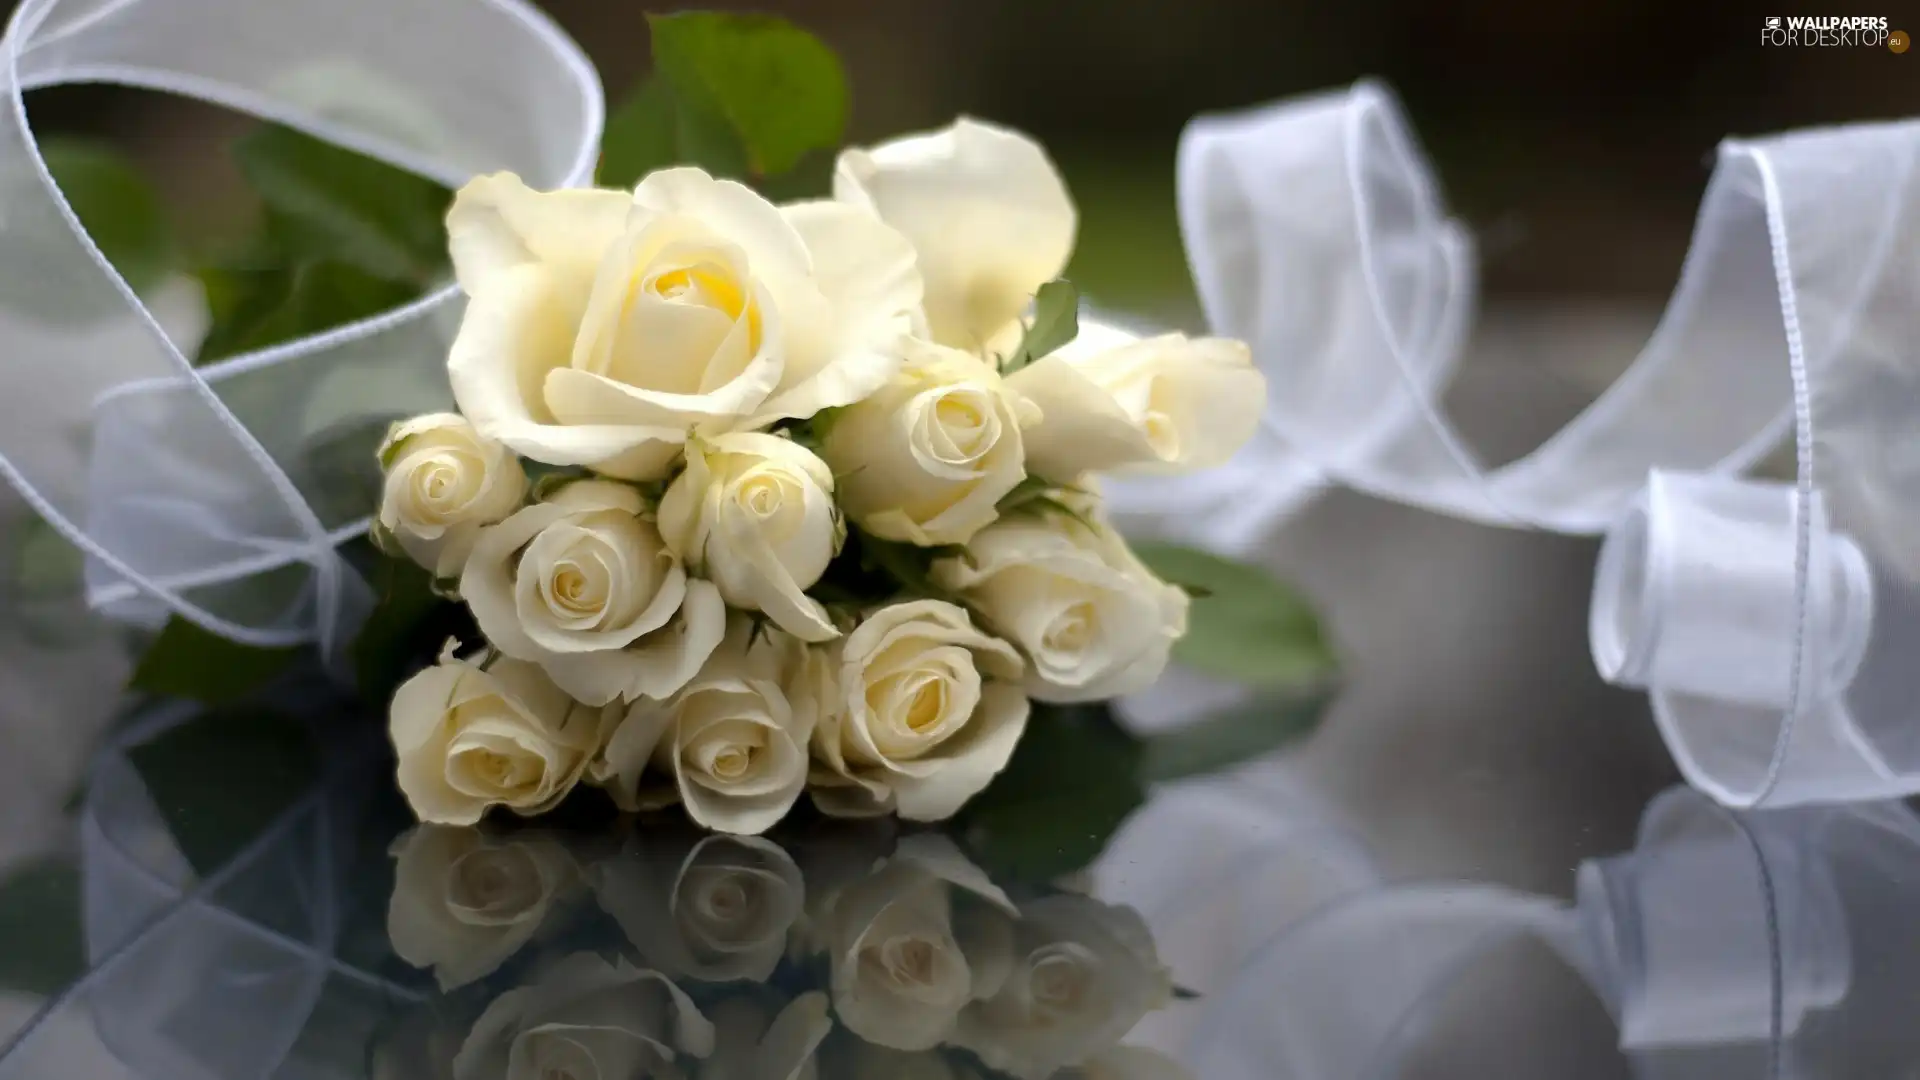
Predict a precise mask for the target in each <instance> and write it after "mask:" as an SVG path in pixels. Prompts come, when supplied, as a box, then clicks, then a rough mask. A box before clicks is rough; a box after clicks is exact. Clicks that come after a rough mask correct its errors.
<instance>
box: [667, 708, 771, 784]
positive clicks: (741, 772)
mask: <svg viewBox="0 0 1920 1080" xmlns="http://www.w3.org/2000/svg"><path fill="white" fill-rule="evenodd" d="M766 746H767V729H766V728H764V727H762V726H760V725H759V724H756V723H753V722H752V721H748V720H733V721H726V722H722V723H718V724H715V725H713V726H712V727H710V728H708V729H707V731H705V732H704V733H702V734H701V735H700V736H699V737H697V738H696V739H695V740H694V742H693V743H692V745H690V746H688V747H687V751H686V753H687V757H688V759H689V760H688V762H687V764H688V765H689V766H690V767H691V768H692V769H693V770H694V771H695V772H696V773H697V774H699V775H704V776H707V777H709V778H711V779H713V780H716V781H719V782H720V783H721V784H723V785H725V784H734V783H739V782H741V781H743V780H746V779H747V778H749V777H750V776H752V775H753V774H754V764H755V762H756V761H757V760H758V759H759V756H760V753H761V751H763V750H765V749H766Z"/></svg>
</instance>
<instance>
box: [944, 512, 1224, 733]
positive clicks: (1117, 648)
mask: <svg viewBox="0 0 1920 1080" xmlns="http://www.w3.org/2000/svg"><path fill="white" fill-rule="evenodd" d="M933 578H934V581H935V583H937V584H938V585H939V586H940V587H941V588H943V589H947V590H950V591H952V592H953V593H955V594H956V595H958V596H960V597H961V598H962V599H963V600H964V601H965V602H966V603H967V605H968V606H969V607H971V608H973V610H974V611H976V612H978V613H979V614H980V616H981V619H982V620H983V621H984V622H985V623H986V626H987V628H988V629H990V630H992V631H993V632H994V633H995V634H998V635H999V636H1000V637H1003V638H1005V639H1006V640H1008V641H1010V642H1012V643H1013V644H1015V645H1017V646H1019V647H1020V649H1021V651H1022V652H1024V653H1026V655H1027V662H1028V663H1027V693H1028V694H1029V695H1031V696H1032V697H1034V698H1037V699H1039V700H1041V701H1061V702H1067V701H1098V700H1104V699H1107V698H1113V697H1118V696H1119V695H1121V694H1130V693H1133V692H1134V691H1136V690H1141V689H1144V688H1145V687H1147V686H1150V685H1152V683H1153V682H1154V680H1156V679H1158V678H1159V677H1160V672H1161V671H1162V670H1163V669H1164V668H1165V667H1166V666H1167V654H1168V652H1169V651H1170V650H1171V649H1172V648H1173V643H1174V642H1175V641H1178V640H1179V639H1180V637H1181V636H1182V635H1183V634H1185V633H1186V630H1187V594H1186V593H1184V592H1182V591H1181V590H1180V589H1178V588H1177V587H1175V586H1172V585H1168V584H1167V583H1165V582H1163V581H1161V580H1160V579H1158V578H1156V577H1154V576H1153V573H1152V571H1150V570H1148V569H1147V568H1146V567H1145V566H1143V565H1141V563H1140V560H1139V559H1138V558H1136V557H1135V556H1134V554H1133V552H1132V551H1131V550H1129V549H1128V547H1127V542H1126V540H1124V539H1123V538H1122V537H1121V536H1120V534H1119V533H1117V532H1115V531H1114V530H1113V528H1112V527H1111V526H1109V525H1107V524H1106V523H1105V522H1103V521H1100V520H1099V519H1098V518H1096V517H1093V516H1091V515H1089V516H1086V517H1083V518H1080V519H1076V518H1074V517H1071V516H1069V515H1067V514H1064V513H1059V512H1035V513H1021V514H1016V515H1014V516H1012V517H1009V518H1006V519H1003V520H1001V521H998V522H995V523H994V524H993V525H991V526H989V527H988V528H986V529H984V530H982V531H981V532H980V533H979V534H978V535H976V536H975V537H974V538H973V539H972V540H971V541H970V542H968V544H967V546H966V548H965V550H964V551H963V552H962V553H961V554H959V555H957V556H955V557H953V558H949V559H942V560H940V561H938V562H936V563H935V564H934V568H933Z"/></svg>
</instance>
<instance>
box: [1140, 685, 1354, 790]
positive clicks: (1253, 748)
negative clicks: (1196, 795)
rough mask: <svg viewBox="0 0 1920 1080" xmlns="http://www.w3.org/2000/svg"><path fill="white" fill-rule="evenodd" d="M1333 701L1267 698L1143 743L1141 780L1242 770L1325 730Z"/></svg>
mask: <svg viewBox="0 0 1920 1080" xmlns="http://www.w3.org/2000/svg"><path fill="white" fill-rule="evenodd" d="M1331 700H1332V699H1331V697H1330V696H1328V695H1323V694H1315V695H1308V696H1304V697H1286V696H1266V697H1259V698H1256V699H1255V700H1253V701H1251V702H1249V703H1247V704H1245V705H1242V706H1238V707H1236V708H1232V709H1226V710H1223V711H1221V712H1218V713H1214V714H1213V715H1211V716H1208V717H1206V718H1205V719H1203V720H1199V721H1197V722H1194V723H1191V724H1185V725H1182V726H1180V727H1177V728H1174V729H1172V730H1169V731H1161V732H1156V733H1155V734H1153V735H1149V736H1146V737H1145V738H1143V739H1142V740H1141V745H1142V747H1143V749H1144V750H1145V758H1144V759H1143V761H1142V763H1141V775H1142V776H1143V777H1144V778H1146V779H1147V780H1149V781H1153V782H1160V781H1166V780H1178V779H1181V778H1182V777H1187V776H1201V775H1204V774H1207V773H1213V772H1219V771H1220V770H1222V769H1231V768H1234V767H1235V766H1238V765H1243V764H1245V763H1247V762H1249V761H1252V760H1253V759H1255V758H1258V757H1261V756H1263V755H1266V754H1270V753H1272V752H1273V751H1275V750H1278V749H1280V748H1281V747H1283V746H1285V745H1287V744H1288V743H1291V742H1294V741H1296V740H1298V739H1300V738H1303V737H1304V736H1306V735H1307V734H1309V733H1310V732H1312V731H1313V730H1314V729H1315V728H1316V727H1318V726H1319V725H1320V718H1321V717H1322V716H1324V715H1326V709H1327V705H1328V704H1329V702H1330V701H1331Z"/></svg>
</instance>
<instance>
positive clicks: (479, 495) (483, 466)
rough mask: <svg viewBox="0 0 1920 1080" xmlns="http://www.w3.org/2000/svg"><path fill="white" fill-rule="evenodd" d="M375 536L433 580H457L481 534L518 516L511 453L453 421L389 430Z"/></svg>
mask: <svg viewBox="0 0 1920 1080" xmlns="http://www.w3.org/2000/svg"><path fill="white" fill-rule="evenodd" d="M380 467H381V468H382V469H384V470H385V471H386V475H387V479H386V484H385V486H384V488H383V489H382V495H381V501H380V528H381V530H383V531H384V532H385V533H386V535H388V536H390V537H392V538H393V540H394V541H395V542H396V543H398V544H399V545H400V549H401V550H402V551H404V552H406V554H407V557H408V558H411V559H412V560H413V561H414V562H417V563H419V564H420V565H421V566H424V567H426V568H427V569H428V570H430V571H432V572H433V576H434V577H436V578H456V577H459V576H460V568H461V567H462V566H463V565H465V564H466V561H467V553H468V552H469V551H472V550H473V539H474V537H475V536H476V535H478V534H479V531H480V526H482V525H491V524H493V523H494V522H496V521H500V520H502V519H504V518H505V517H506V516H507V515H508V514H511V513H513V512H514V511H515V510H518V509H520V503H521V501H522V500H523V499H525V498H526V494H527V474H526V470H524V469H522V468H521V467H520V459H519V458H517V457H515V456H514V455H513V451H511V450H509V449H507V448H506V447H505V446H502V445H501V444H499V443H497V442H494V441H493V440H491V439H486V438H482V437H481V436H480V433H479V432H477V431H475V430H473V425H472V424H469V423H467V421H466V419H465V418H464V417H461V416H456V415H454V414H453V413H432V414H429V415H427V416H416V417H414V418H413V419H411V420H408V421H406V422H404V423H400V424H395V425H394V426H393V430H392V431H390V432H388V433H387V441H386V442H384V443H382V444H381V446H380Z"/></svg>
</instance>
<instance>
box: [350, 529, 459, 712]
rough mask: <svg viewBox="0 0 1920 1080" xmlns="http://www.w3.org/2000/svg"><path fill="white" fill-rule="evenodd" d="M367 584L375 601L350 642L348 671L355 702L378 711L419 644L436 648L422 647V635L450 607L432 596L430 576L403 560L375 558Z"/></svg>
mask: <svg viewBox="0 0 1920 1080" xmlns="http://www.w3.org/2000/svg"><path fill="white" fill-rule="evenodd" d="M373 579H374V580H373V586H374V589H375V590H376V592H377V593H378V595H379V597H380V599H379V601H378V602H377V603H376V605H375V607H374V609H373V614H372V615H369V616H368V617H367V621H366V624H365V625H364V626H362V627H361V628H360V635H359V636H358V637H356V638H354V639H353V672H354V680H355V682H356V683H357V684H358V685H359V688H360V694H361V697H363V698H364V699H365V700H367V701H369V702H375V703H377V704H378V705H382V706H384V705H385V704H386V701H387V699H388V698H389V697H391V696H392V694H393V690H394V688H395V687H397V686H399V685H400V680H402V679H403V678H405V677H406V674H407V668H408V667H410V666H412V664H413V663H414V662H415V661H416V660H417V659H418V658H419V655H420V653H421V652H422V649H421V646H422V644H425V645H426V646H427V647H429V648H432V647H437V646H438V645H439V644H440V642H438V641H430V642H424V643H423V642H422V635H423V633H424V632H426V630H427V628H428V627H429V626H430V625H431V624H432V622H433V620H434V617H435V615H437V614H440V613H441V609H443V608H448V607H452V606H453V605H451V604H449V603H448V602H447V601H445V600H443V599H441V597H440V595H439V594H438V593H437V592H435V591H434V587H433V576H432V575H431V574H429V573H427V571H426V570H424V569H422V568H421V567H419V566H417V565H415V564H414V563H412V562H410V561H407V560H405V559H395V558H383V559H381V560H380V562H379V567H378V569H377V570H375V571H374V574H373Z"/></svg>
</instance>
